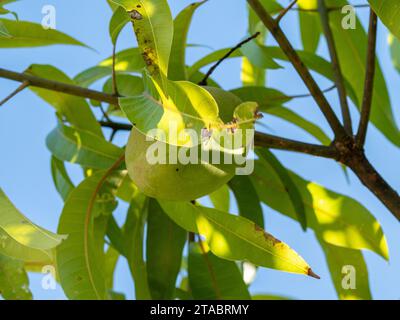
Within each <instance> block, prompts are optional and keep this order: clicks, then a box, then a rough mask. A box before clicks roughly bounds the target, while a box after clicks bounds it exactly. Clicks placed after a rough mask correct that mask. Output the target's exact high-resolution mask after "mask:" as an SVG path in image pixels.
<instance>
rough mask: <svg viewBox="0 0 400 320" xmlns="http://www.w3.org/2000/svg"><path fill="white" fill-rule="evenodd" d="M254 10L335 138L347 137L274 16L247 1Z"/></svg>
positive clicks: (253, 1)
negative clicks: (290, 64) (302, 83)
mask: <svg viewBox="0 0 400 320" xmlns="http://www.w3.org/2000/svg"><path fill="white" fill-rule="evenodd" d="M247 2H248V3H249V4H250V6H251V7H252V8H253V10H254V11H255V12H256V13H257V15H258V16H259V18H260V19H261V21H262V22H263V23H264V25H265V26H266V27H267V29H268V30H269V31H270V32H271V34H272V35H273V36H274V38H275V40H276V41H277V43H278V44H279V46H280V47H281V49H282V50H283V52H284V53H285V54H286V56H287V57H288V58H289V61H290V62H291V63H292V65H293V66H294V68H295V69H296V71H297V73H298V74H299V75H300V77H301V78H302V80H303V82H304V83H305V85H306V86H307V88H308V90H309V91H310V93H311V94H312V96H313V98H314V100H315V101H316V103H317V104H318V106H319V108H320V109H321V111H322V113H323V114H324V116H325V118H326V119H327V121H328V123H329V125H330V127H331V128H332V130H333V132H334V133H335V136H336V137H337V138H342V137H345V136H347V133H346V131H345V129H344V128H343V127H342V125H341V123H340V121H339V119H338V118H337V117H336V115H335V113H334V111H333V110H332V108H331V106H330V105H329V103H328V100H326V98H325V96H324V94H323V92H322V91H321V89H320V88H319V86H318V85H317V83H316V82H315V80H314V78H313V77H312V75H311V73H310V71H309V70H308V69H307V68H306V66H305V65H304V63H303V62H302V61H301V59H300V57H299V55H298V54H297V52H296V50H294V48H293V47H292V45H291V44H290V42H289V40H288V39H287V37H286V36H285V34H284V33H283V31H282V29H281V28H280V27H279V25H278V24H277V23H276V21H275V20H274V19H273V18H272V16H271V15H270V14H269V13H268V12H267V11H265V9H264V7H263V6H262V5H261V3H260V2H259V1H258V0H247Z"/></svg>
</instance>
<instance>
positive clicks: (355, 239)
mask: <svg viewBox="0 0 400 320" xmlns="http://www.w3.org/2000/svg"><path fill="white" fill-rule="evenodd" d="M290 176H291V178H292V180H293V182H294V183H295V184H296V186H297V189H298V190H299V191H300V193H301V196H302V199H303V203H304V207H305V208H306V215H307V226H308V227H310V228H312V229H313V230H315V232H318V234H320V236H321V237H322V239H323V240H324V241H326V242H328V243H330V244H333V245H337V246H340V247H345V248H352V249H368V250H371V251H373V252H376V253H377V254H379V255H381V256H382V257H383V258H385V259H388V256H389V253H388V247H387V243H386V238H385V236H384V233H383V231H382V228H381V226H380V225H379V222H378V221H377V220H376V219H375V218H374V217H373V216H372V214H371V213H370V212H369V211H368V210H367V209H366V208H365V207H364V206H362V205H361V204H360V203H359V202H357V201H356V200H354V199H352V198H349V197H347V196H345V195H342V194H339V193H336V192H334V191H331V190H329V189H326V188H324V187H322V186H320V185H318V184H316V183H314V182H310V181H306V180H304V179H303V178H301V177H300V176H298V175H296V174H295V173H293V172H290ZM251 179H252V181H253V184H254V186H255V188H256V190H257V193H258V195H259V197H260V199H261V200H262V201H263V202H264V203H265V204H267V205H268V206H269V207H271V208H272V209H274V210H276V211H278V212H280V213H282V214H284V215H286V216H288V217H290V218H292V219H294V220H296V219H297V216H296V212H295V211H294V209H293V206H292V205H291V202H290V198H289V195H288V193H287V191H286V189H285V186H284V185H283V183H282V181H281V180H280V178H279V176H278V175H277V173H276V172H275V171H274V170H273V168H272V167H271V165H270V164H269V163H267V162H266V161H262V160H257V161H256V163H255V170H254V173H253V174H252V175H251Z"/></svg>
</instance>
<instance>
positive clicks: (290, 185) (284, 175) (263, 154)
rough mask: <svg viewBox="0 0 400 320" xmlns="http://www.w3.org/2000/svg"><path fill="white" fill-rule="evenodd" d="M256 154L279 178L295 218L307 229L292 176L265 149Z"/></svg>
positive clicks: (303, 208) (304, 214) (303, 211)
mask: <svg viewBox="0 0 400 320" xmlns="http://www.w3.org/2000/svg"><path fill="white" fill-rule="evenodd" d="M256 154H257V155H258V156H259V157H260V158H262V159H263V160H264V161H266V162H268V163H269V165H270V166H271V167H272V168H273V169H274V171H275V172H276V174H277V175H278V177H279V179H280V180H281V182H282V184H283V186H284V187H285V190H286V192H287V193H288V196H289V199H290V202H291V204H292V206H293V210H294V212H295V213H296V218H297V220H298V221H299V222H300V225H301V227H302V228H303V230H304V231H306V230H307V216H306V212H305V207H304V203H303V199H302V197H301V194H300V192H299V190H298V188H297V186H296V184H295V183H294V182H293V181H292V178H291V176H290V174H289V172H288V171H287V169H286V168H285V167H284V166H283V165H282V164H281V163H280V161H279V160H278V158H276V157H275V155H274V154H273V153H272V152H270V151H269V150H267V149H260V150H257V151H256Z"/></svg>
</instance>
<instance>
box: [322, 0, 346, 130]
mask: <svg viewBox="0 0 400 320" xmlns="http://www.w3.org/2000/svg"><path fill="white" fill-rule="evenodd" d="M318 8H319V13H320V16H321V23H322V29H323V32H324V34H325V38H326V42H327V44H328V49H329V55H330V57H331V60H332V66H333V73H334V77H335V83H336V87H337V91H338V93H339V101H340V108H341V111H342V117H343V124H344V128H345V130H346V132H347V133H348V134H349V135H353V127H352V124H351V115H350V108H349V104H348V102H347V94H346V88H345V86H344V79H343V74H342V70H341V67H340V63H339V57H338V53H337V50H336V45H335V40H334V38H333V33H332V29H331V27H330V25H329V15H328V10H327V8H326V5H325V0H318Z"/></svg>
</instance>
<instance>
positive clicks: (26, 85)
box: [0, 81, 29, 107]
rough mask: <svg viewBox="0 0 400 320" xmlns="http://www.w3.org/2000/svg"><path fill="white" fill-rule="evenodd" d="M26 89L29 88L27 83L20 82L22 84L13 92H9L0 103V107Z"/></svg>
mask: <svg viewBox="0 0 400 320" xmlns="http://www.w3.org/2000/svg"><path fill="white" fill-rule="evenodd" d="M26 87H29V81H24V82H22V84H21V85H20V86H19V87H18V88H17V89H15V90H14V91H13V92H11V93H10V94H9V95H8V96H7V97H5V98H4V99H3V100H1V101H0V107H1V106H2V105H3V104H5V103H6V102H8V101H9V100H11V99H12V98H14V97H15V96H16V95H17V94H18V93H19V92H21V91H22V90H24V89H25V88H26Z"/></svg>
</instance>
